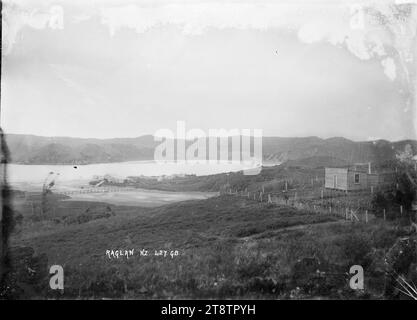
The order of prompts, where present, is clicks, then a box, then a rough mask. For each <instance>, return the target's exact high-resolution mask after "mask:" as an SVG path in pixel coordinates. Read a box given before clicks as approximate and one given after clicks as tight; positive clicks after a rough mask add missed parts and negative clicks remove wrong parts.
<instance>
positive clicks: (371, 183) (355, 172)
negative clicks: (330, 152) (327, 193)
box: [324, 164, 394, 191]
mask: <svg viewBox="0 0 417 320" xmlns="http://www.w3.org/2000/svg"><path fill="white" fill-rule="evenodd" d="M393 181H394V175H393V174H392V173H372V172H371V165H370V164H369V165H368V169H364V168H363V167H362V168H361V167H360V166H353V167H339V168H325V183H324V187H325V188H326V189H333V190H342V191H355V190H366V189H374V188H376V187H380V186H384V185H388V184H392V183H393Z"/></svg>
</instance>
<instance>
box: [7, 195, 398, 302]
mask: <svg viewBox="0 0 417 320" xmlns="http://www.w3.org/2000/svg"><path fill="white" fill-rule="evenodd" d="M21 201H23V200H22V199H21ZM32 201H35V199H34V198H33V199H32ZM49 205H50V207H51V208H55V209H51V210H49V211H48V213H45V214H44V216H43V218H39V219H34V218H33V217H31V216H32V209H31V208H29V207H28V206H27V205H25V204H24V203H21V204H20V207H19V206H17V207H19V208H20V210H21V214H22V215H23V220H22V222H21V223H20V224H19V225H18V226H17V228H16V232H15V234H14V235H13V237H12V245H13V246H14V247H32V248H33V249H34V251H35V255H36V256H44V257H45V259H47V265H48V266H50V265H54V264H59V265H62V266H63V267H64V270H65V290H64V292H63V294H62V295H60V294H58V295H57V294H56V292H52V290H50V289H49V286H48V284H49V280H48V275H47V274H45V275H44V276H41V277H40V280H39V281H38V282H37V283H36V286H35V290H34V291H33V292H31V293H30V294H28V293H26V296H29V297H31V298H33V297H38V298H40V297H45V296H46V297H54V298H57V297H58V298H127V299H129V298H140V299H155V298H162V299H165V298H231V299H233V298H284V299H287V298H333V299H338V298H357V297H361V298H377V297H378V298H379V297H382V296H383V294H384V285H385V278H384V259H385V254H386V252H387V251H388V249H389V248H391V247H392V246H393V245H394V243H395V242H396V240H397V238H398V237H399V236H401V231H399V230H398V229H397V228H396V227H395V226H393V225H391V224H389V223H384V224H380V223H377V222H375V223H372V224H368V225H365V224H354V223H351V222H346V221H344V220H340V218H338V217H335V216H331V215H324V214H321V215H319V214H316V213H311V212H307V211H302V210H296V209H294V208H291V207H285V206H275V205H274V206H272V205H266V204H265V203H259V202H256V201H252V200H248V199H245V198H238V197H233V196H227V195H224V196H220V197H215V198H211V199H207V200H192V201H185V202H178V203H175V204H170V205H166V206H162V207H158V208H139V207H127V206H114V205H106V204H102V203H91V202H67V201H61V200H60V198H56V197H53V196H52V197H51V200H50V204H49ZM35 206H36V201H35ZM35 211H36V209H35ZM68 215H70V216H71V217H73V218H72V219H70V218H68ZM86 216H89V217H90V218H89V219H85V217H86ZM74 217H75V218H74ZM132 249H134V254H133V256H130V257H129V259H127V258H126V257H125V256H119V258H117V259H116V258H112V259H110V258H109V256H107V255H106V251H107V250H109V251H110V250H121V251H122V252H124V250H132ZM141 250H147V252H148V255H146V256H145V255H143V254H144V251H142V254H141ZM155 250H156V251H157V252H160V250H166V254H167V255H166V256H163V255H162V256H161V255H155ZM171 254H172V256H171ZM353 264H360V265H362V266H363V267H364V269H365V272H366V274H367V277H366V290H365V291H362V292H361V293H360V294H358V293H357V292H354V291H353V290H351V289H350V288H349V286H348V279H347V276H346V273H347V272H348V271H349V267H350V266H351V265H353Z"/></svg>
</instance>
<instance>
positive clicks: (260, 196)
mask: <svg viewBox="0 0 417 320" xmlns="http://www.w3.org/2000/svg"><path fill="white" fill-rule="evenodd" d="M259 200H261V202H262V192H259Z"/></svg>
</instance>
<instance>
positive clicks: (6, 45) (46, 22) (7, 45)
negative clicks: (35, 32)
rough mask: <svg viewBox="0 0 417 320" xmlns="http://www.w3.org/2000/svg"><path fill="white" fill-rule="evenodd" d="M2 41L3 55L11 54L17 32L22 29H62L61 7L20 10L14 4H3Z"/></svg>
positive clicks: (62, 15)
mask: <svg viewBox="0 0 417 320" xmlns="http://www.w3.org/2000/svg"><path fill="white" fill-rule="evenodd" d="M2 24H3V28H2V40H3V48H2V49H3V50H4V54H5V55H7V54H9V53H10V52H11V50H12V48H13V45H14V44H15V43H16V38H17V36H18V34H19V31H20V30H21V29H22V28H23V27H26V26H27V27H30V28H33V29H45V28H47V27H49V28H51V29H63V27H64V10H63V8H62V7H61V6H58V5H52V6H50V7H49V8H42V9H39V8H31V9H22V8H21V7H19V6H16V5H14V4H10V3H5V4H4V8H3V13H2Z"/></svg>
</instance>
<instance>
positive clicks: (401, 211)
mask: <svg viewBox="0 0 417 320" xmlns="http://www.w3.org/2000/svg"><path fill="white" fill-rule="evenodd" d="M402 215H403V206H400V216H402Z"/></svg>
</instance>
